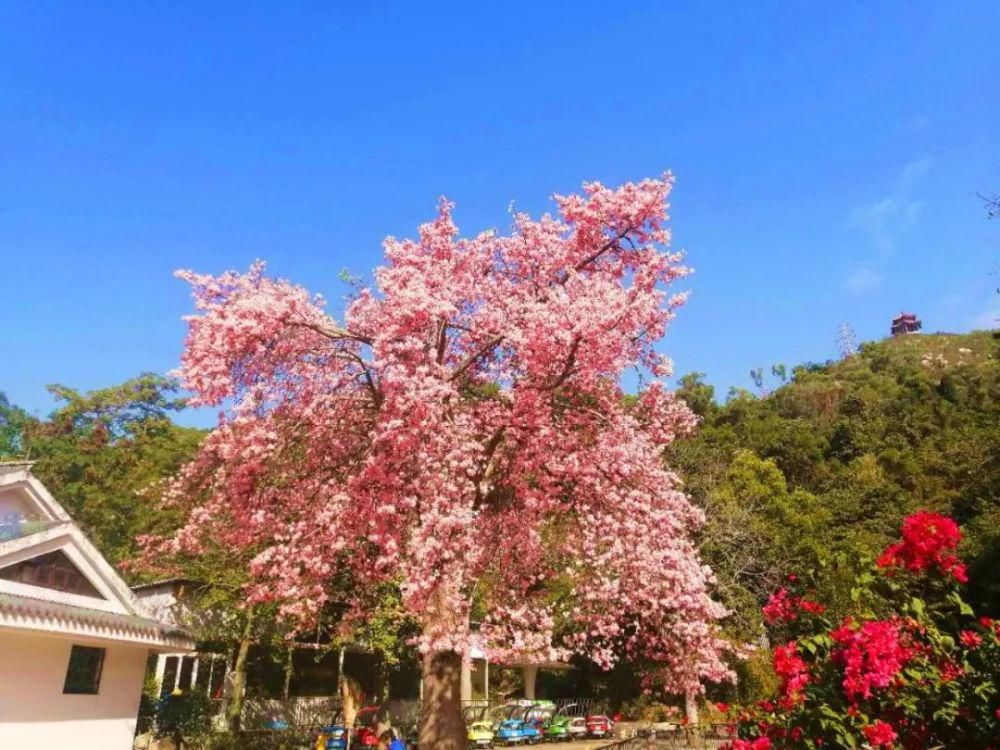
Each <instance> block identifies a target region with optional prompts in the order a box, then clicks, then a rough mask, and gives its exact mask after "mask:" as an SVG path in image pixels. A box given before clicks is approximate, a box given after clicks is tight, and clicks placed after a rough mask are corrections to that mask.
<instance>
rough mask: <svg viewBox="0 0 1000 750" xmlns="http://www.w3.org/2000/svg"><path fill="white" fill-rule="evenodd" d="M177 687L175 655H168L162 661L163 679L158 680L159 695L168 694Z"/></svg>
mask: <svg viewBox="0 0 1000 750" xmlns="http://www.w3.org/2000/svg"><path fill="white" fill-rule="evenodd" d="M175 687H177V657H176V656H168V657H167V658H166V660H165V661H164V662H163V680H162V681H161V682H160V695H161V696H164V695H169V694H170V693H172V692H174V688H175Z"/></svg>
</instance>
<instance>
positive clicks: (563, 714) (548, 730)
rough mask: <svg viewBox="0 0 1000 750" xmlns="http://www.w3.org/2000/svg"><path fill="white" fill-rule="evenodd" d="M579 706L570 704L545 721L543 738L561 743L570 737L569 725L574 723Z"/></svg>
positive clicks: (554, 712)
mask: <svg viewBox="0 0 1000 750" xmlns="http://www.w3.org/2000/svg"><path fill="white" fill-rule="evenodd" d="M576 707H577V704H575V703H569V704H567V705H565V706H563V707H562V708H561V709H559V710H558V711H555V710H554V709H553V713H552V714H551V715H549V716H548V718H546V719H545V724H544V726H543V729H542V736H543V737H544V738H545V739H546V740H548V741H550V742H559V741H561V740H565V739H566V738H567V737H568V736H569V725H570V722H571V721H573V719H574V717H575V713H576Z"/></svg>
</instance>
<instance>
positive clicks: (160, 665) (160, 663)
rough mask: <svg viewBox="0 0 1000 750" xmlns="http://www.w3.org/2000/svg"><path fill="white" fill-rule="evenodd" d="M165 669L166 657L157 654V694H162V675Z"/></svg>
mask: <svg viewBox="0 0 1000 750" xmlns="http://www.w3.org/2000/svg"><path fill="white" fill-rule="evenodd" d="M166 669H167V655H166V654H157V656H156V674H155V678H156V690H157V691H158V692H161V693H162V692H163V673H164V672H165V671H166Z"/></svg>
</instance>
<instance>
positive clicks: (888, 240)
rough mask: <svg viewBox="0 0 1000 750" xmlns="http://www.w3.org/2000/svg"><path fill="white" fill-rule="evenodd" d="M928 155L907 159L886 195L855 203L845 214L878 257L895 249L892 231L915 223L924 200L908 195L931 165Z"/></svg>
mask: <svg viewBox="0 0 1000 750" xmlns="http://www.w3.org/2000/svg"><path fill="white" fill-rule="evenodd" d="M932 164H933V162H932V161H931V159H930V157H927V156H921V157H920V158H917V159H913V160H912V161H910V162H908V163H907V164H906V165H905V166H904V167H903V169H902V170H901V171H900V173H899V175H898V176H897V177H896V180H895V184H894V185H893V189H892V190H891V191H890V192H889V194H888V195H886V196H883V197H882V198H878V199H876V200H874V201H871V202H870V203H865V204H863V205H860V206H856V207H855V208H854V209H853V210H852V211H851V212H850V214H848V217H847V220H848V224H850V226H852V227H856V228H858V229H860V230H862V231H863V232H864V233H865V234H867V235H868V237H869V238H870V239H871V241H872V244H873V245H874V246H875V249H876V250H878V252H879V254H880V255H881V256H882V257H886V256H889V255H891V254H892V253H893V252H895V250H896V235H897V234H898V233H899V232H901V231H903V230H905V229H908V228H910V227H912V226H913V225H914V224H916V223H917V220H918V219H919V218H920V214H921V212H922V211H923V210H924V203H923V201H921V200H917V199H915V198H913V197H912V192H913V190H914V189H915V188H916V187H917V186H918V185H919V183H920V181H921V180H922V179H923V177H924V175H926V174H927V173H928V172H929V171H930V169H931V166H932Z"/></svg>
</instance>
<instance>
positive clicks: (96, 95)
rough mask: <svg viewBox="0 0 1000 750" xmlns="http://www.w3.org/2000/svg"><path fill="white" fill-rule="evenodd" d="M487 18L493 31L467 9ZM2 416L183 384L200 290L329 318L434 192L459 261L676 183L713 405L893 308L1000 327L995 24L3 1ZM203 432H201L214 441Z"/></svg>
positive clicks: (954, 9) (752, 9)
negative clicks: (9, 409) (315, 297)
mask: <svg viewBox="0 0 1000 750" xmlns="http://www.w3.org/2000/svg"><path fill="white" fill-rule="evenodd" d="M476 5H478V6H480V7H473V6H476ZM3 15H4V20H3V23H2V24H0V49H2V50H3V53H2V55H0V259H2V268H3V272H4V276H5V283H4V285H3V290H4V291H3V295H4V300H3V301H4V304H3V306H2V310H3V316H2V320H3V336H2V342H3V346H2V351H3V357H2V360H0V390H3V391H6V392H7V394H8V396H9V397H10V398H11V399H12V400H13V401H15V402H17V403H19V404H21V405H23V406H25V407H27V408H28V409H30V410H32V411H35V412H38V413H41V414H44V413H46V412H47V411H48V410H49V409H50V408H51V406H52V402H51V401H50V399H49V398H48V396H47V394H46V393H45V390H44V385H45V384H46V383H52V382H61V383H65V384H67V385H71V386H74V387H78V388H83V389H89V388H96V387H100V386H103V385H109V384H112V383H115V382H118V381H121V380H123V379H125V378H127V377H130V376H132V375H134V374H137V373H139V372H141V371H147V370H151V371H158V372H165V371H167V370H169V369H170V368H172V367H174V366H175V365H176V363H177V359H178V355H179V352H180V348H181V342H182V337H183V333H184V327H183V324H182V322H181V320H180V317H181V316H182V315H183V314H185V313H186V312H188V311H189V310H190V305H189V299H188V296H187V290H186V289H185V286H184V285H183V284H182V283H181V282H179V281H177V280H175V279H174V278H172V276H171V272H172V271H173V270H174V269H175V268H178V267H190V268H194V269H197V270H200V271H211V272H217V271H222V270H225V269H229V268H245V267H246V266H247V265H248V264H249V263H250V262H251V261H252V260H253V259H254V258H258V257H259V258H264V259H266V260H267V261H268V262H269V265H270V268H271V270H272V271H273V272H274V273H276V274H279V275H282V276H285V277H288V278H291V279H294V280H296V281H299V282H301V283H303V284H304V285H306V286H307V287H309V288H310V289H312V290H313V291H316V292H322V293H323V294H324V295H326V296H327V297H328V298H330V299H331V300H337V299H339V298H340V296H341V295H342V293H343V288H342V286H341V284H340V282H339V281H338V278H337V277H338V274H339V272H340V271H341V269H343V268H348V269H350V270H351V271H353V272H355V273H358V274H364V273H366V272H368V271H369V270H370V269H371V268H372V267H373V266H375V265H377V264H378V262H379V257H380V252H381V249H380V242H381V239H382V238H383V237H384V236H385V235H387V234H396V235H405V234H408V233H412V232H413V231H414V229H415V227H416V226H417V224H418V223H420V222H421V221H423V220H425V219H427V218H429V217H430V216H432V215H433V211H434V207H435V202H436V199H437V196H438V195H441V194H447V195H448V196H449V197H451V198H452V199H454V200H455V201H456V202H457V203H458V209H457V219H458V221H459V223H460V225H461V226H462V227H463V228H464V229H465V230H466V231H467V232H469V233H471V232H474V231H478V230H480V229H483V228H487V227H505V226H507V224H508V222H509V216H508V214H507V207H508V205H509V204H510V202H511V201H514V202H515V203H516V205H517V207H518V208H519V209H524V210H528V211H530V212H533V213H537V212H540V211H542V210H545V209H547V208H548V207H549V205H550V204H549V203H548V196H550V195H551V194H552V193H554V192H568V191H571V190H574V189H575V188H576V187H577V186H578V185H579V183H580V182H582V181H583V180H588V179H599V180H602V181H604V182H606V183H609V184H613V183H618V182H621V181H625V180H629V179H638V178H642V177H644V176H649V175H657V174H659V173H661V172H662V171H664V170H665V169H671V170H673V172H674V173H675V175H676V176H677V188H676V191H675V195H674V200H673V210H672V214H673V228H674V233H675V240H676V246H677V247H678V248H682V249H684V250H686V251H687V253H688V260H689V262H690V264H691V265H692V266H694V268H695V269H696V271H697V273H696V275H694V276H693V277H690V278H689V279H687V280H686V284H685V286H686V287H687V288H689V289H690V290H691V291H692V293H693V294H692V297H691V302H690V304H689V305H688V306H687V307H686V308H685V309H684V310H682V312H681V314H680V315H679V317H678V319H677V321H676V323H675V325H674V327H673V328H672V330H671V331H670V333H669V334H668V336H667V338H666V339H665V341H664V343H663V350H664V351H665V352H667V353H669V354H670V355H671V356H673V357H674V359H675V361H676V364H677V370H678V374H680V373H683V372H688V371H692V370H700V371H704V372H707V373H708V374H709V379H710V380H711V381H712V382H713V383H714V384H716V386H717V387H719V388H720V389H721V390H722V391H723V392H724V391H725V390H726V389H728V387H729V386H731V385H741V386H746V385H749V378H748V376H747V373H748V371H749V370H750V368H752V367H755V366H759V365H763V366H765V367H766V366H769V365H770V364H772V363H775V362H785V363H788V364H794V363H798V362H802V361H806V360H813V361H815V360H820V361H821V360H825V359H827V358H830V357H833V356H836V331H837V327H838V325H839V324H841V323H845V322H846V323H850V324H851V325H852V326H853V327H854V329H855V330H856V332H857V335H858V337H859V338H860V339H870V338H878V337H881V336H882V335H884V334H885V333H886V331H887V329H888V323H889V319H890V318H891V317H892V316H893V314H894V313H896V312H898V311H899V310H900V309H907V310H914V311H916V312H917V313H918V314H919V315H920V316H921V317H922V318H923V320H924V323H925V328H926V329H927V330H931V331H936V330H947V331H962V330H969V329H970V328H972V327H985V326H987V325H990V324H991V321H992V320H993V319H994V318H995V317H997V316H1000V306H998V300H1000V298H998V296H997V295H996V294H995V292H994V290H995V287H996V286H997V283H998V279H997V277H996V275H992V276H991V273H993V274H995V273H996V271H997V268H998V266H997V257H998V254H997V249H998V247H1000V221H997V220H995V221H993V222H989V221H987V220H986V218H985V212H984V210H983V208H982V205H981V203H980V202H979V201H977V199H976V198H975V196H974V194H975V193H976V191H987V192H988V191H994V192H1000V137H998V136H1000V97H998V96H997V90H998V85H1000V55H998V54H997V39H998V37H997V30H998V29H1000V4H998V3H996V2H982V3H977V2H963V3H940V2H905V3H904V2H881V3H867V2H865V3H862V2H842V3H822V4H821V3H809V2H780V3H778V2H775V3H768V2H752V3H751V2H748V3H736V2H726V3H694V2H689V3H682V2H631V3H614V4H609V3H588V2H580V1H577V2H560V3H557V2H551V3H516V2H507V3H491V4H473V3H455V4H448V5H446V4H437V3H371V4H367V3H328V2H323V3H314V4H309V3H249V4H248V3H239V4H237V3H231V4H229V3H223V2H218V3H171V4H166V3H112V2H107V3H96V4H95V3H72V2H68V3H67V2H60V3H54V2H53V3H44V2H30V3H29V2H24V3H16V2H13V3H5V4H4V13H3ZM188 419H189V420H194V421H196V422H201V423H204V420H205V417H204V416H197V415H192V416H189V417H188Z"/></svg>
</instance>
